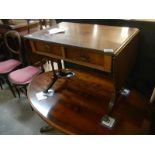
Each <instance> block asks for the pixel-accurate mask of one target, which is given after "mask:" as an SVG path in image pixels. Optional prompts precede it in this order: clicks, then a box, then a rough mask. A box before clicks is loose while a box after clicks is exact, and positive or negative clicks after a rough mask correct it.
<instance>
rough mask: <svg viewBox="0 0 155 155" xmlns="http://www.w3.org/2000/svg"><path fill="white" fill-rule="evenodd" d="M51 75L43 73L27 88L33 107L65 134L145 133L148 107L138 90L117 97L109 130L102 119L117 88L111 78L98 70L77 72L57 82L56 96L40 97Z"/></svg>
mask: <svg viewBox="0 0 155 155" xmlns="http://www.w3.org/2000/svg"><path fill="white" fill-rule="evenodd" d="M52 76H53V75H52V72H46V73H43V74H40V75H39V76H37V77H35V78H34V79H33V80H32V81H31V83H30V85H29V87H28V99H29V101H30V104H31V106H32V107H33V109H34V110H35V112H36V113H37V114H38V115H39V116H40V117H41V118H42V119H44V120H45V121H46V122H47V123H48V124H49V125H50V126H53V127H55V128H57V129H58V130H60V131H62V132H64V133H65V134H86V135H88V134H91V135H94V134H97V135H101V134H145V133H146V129H148V124H149V122H148V120H147V118H148V106H147V104H146V103H144V100H143V99H142V98H141V95H140V94H139V93H138V92H136V91H131V93H130V95H129V96H128V97H125V96H120V97H119V98H118V100H117V103H116V105H115V107H114V109H113V113H112V117H114V118H115V119H116V124H115V126H114V127H113V128H112V129H109V128H107V127H105V126H103V125H102V124H101V119H102V117H103V116H104V115H105V114H106V112H107V110H108V103H109V101H110V97H111V95H110V94H111V93H112V92H113V89H114V87H113V83H112V80H110V79H106V78H105V77H104V75H102V74H98V73H93V74H92V73H91V75H90V73H89V72H82V71H75V76H74V77H71V78H60V79H58V80H57V81H56V83H55V84H54V85H53V87H52V88H53V90H54V95H53V96H50V97H47V98H46V99H43V100H38V99H37V97H36V93H38V92H41V91H43V90H45V89H46V88H47V86H48V84H49V83H50V81H51V80H52ZM103 77H104V78H103Z"/></svg>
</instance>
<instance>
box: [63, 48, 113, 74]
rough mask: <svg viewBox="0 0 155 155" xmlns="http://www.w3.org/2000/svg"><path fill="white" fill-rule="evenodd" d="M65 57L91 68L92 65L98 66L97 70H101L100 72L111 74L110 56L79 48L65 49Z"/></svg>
mask: <svg viewBox="0 0 155 155" xmlns="http://www.w3.org/2000/svg"><path fill="white" fill-rule="evenodd" d="M65 55H66V58H67V59H70V60H73V61H78V62H81V63H85V64H87V66H89V65H91V67H92V65H94V66H98V67H99V68H102V69H101V70H104V71H107V72H111V64H112V57H111V56H106V55H104V54H102V53H98V52H96V51H91V50H86V49H79V48H66V49H65ZM95 68H96V67H95Z"/></svg>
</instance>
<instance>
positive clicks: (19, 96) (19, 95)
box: [15, 86, 20, 98]
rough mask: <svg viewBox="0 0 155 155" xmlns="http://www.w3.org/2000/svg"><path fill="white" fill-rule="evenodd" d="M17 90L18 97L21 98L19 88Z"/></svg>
mask: <svg viewBox="0 0 155 155" xmlns="http://www.w3.org/2000/svg"><path fill="white" fill-rule="evenodd" d="M15 89H16V91H17V93H18V97H19V98H20V90H18V88H17V86H15Z"/></svg>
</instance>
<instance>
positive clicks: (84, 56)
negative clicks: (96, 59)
mask: <svg viewBox="0 0 155 155" xmlns="http://www.w3.org/2000/svg"><path fill="white" fill-rule="evenodd" d="M80 60H81V61H86V62H88V61H89V56H88V55H83V54H81V55H80Z"/></svg>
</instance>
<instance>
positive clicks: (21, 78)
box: [8, 66, 41, 85]
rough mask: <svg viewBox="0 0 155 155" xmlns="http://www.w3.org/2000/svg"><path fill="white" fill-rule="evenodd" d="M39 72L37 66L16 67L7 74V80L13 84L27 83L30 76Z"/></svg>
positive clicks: (30, 78)
mask: <svg viewBox="0 0 155 155" xmlns="http://www.w3.org/2000/svg"><path fill="white" fill-rule="evenodd" d="M40 72H41V70H40V69H39V68H36V67H33V66H28V67H25V68H22V69H18V70H16V71H13V72H11V73H10V74H9V76H8V77H9V80H10V82H11V83H13V84H21V85H22V84H27V83H29V82H30V81H31V80H32V78H33V77H34V76H36V75H38V74H39V73H40Z"/></svg>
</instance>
